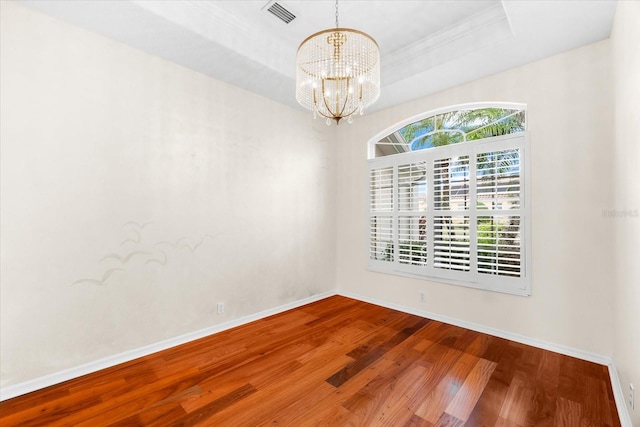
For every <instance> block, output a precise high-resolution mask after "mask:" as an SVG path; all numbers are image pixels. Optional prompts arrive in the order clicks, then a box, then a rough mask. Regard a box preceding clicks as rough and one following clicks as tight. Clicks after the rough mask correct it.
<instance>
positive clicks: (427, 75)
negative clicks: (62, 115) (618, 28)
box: [22, 0, 616, 111]
mask: <svg viewBox="0 0 640 427" xmlns="http://www.w3.org/2000/svg"><path fill="white" fill-rule="evenodd" d="M277 2H278V3H279V4H280V5H281V6H283V7H284V8H286V9H287V10H288V11H290V12H291V13H293V14H294V15H295V16H296V18H295V19H294V20H293V21H291V22H290V23H289V24H285V23H284V22H283V21H281V20H279V19H278V18H276V17H275V16H274V15H273V14H271V13H269V12H268V11H267V8H268V7H269V6H271V5H272V4H273V3H274V1H273V0H271V1H267V0H251V1H241V0H233V1H223V0H90V1H89V0H84V1H78V0H55V1H52V0H22V3H23V4H25V5H27V6H30V7H34V8H36V9H39V10H41V11H42V12H44V13H47V14H49V15H52V16H55V17H57V18H60V19H62V20H64V21H68V22H70V23H72V24H75V25H78V26H81V27H84V28H86V29H88V30H91V31H94V32H96V33H99V34H102V35H104V36H107V37H109V38H112V39H115V40H118V41H120V42H123V43H125V44H127V45H130V46H133V47H135V48H138V49H141V50H143V51H145V52H148V53H151V54H153V55H157V56H159V57H162V58H165V59H167V60H170V61H173V62H175V63H178V64H181V65H183V66H185V67H188V68H191V69H193V70H196V71H199V72H201V73H204V74H207V75H209V76H211V77H214V78H216V79H219V80H223V81H225V82H228V83H231V84H233V85H236V86H239V87H241V88H244V89H246V90H249V91H252V92H255V93H258V94H260V95H262V96H265V97H267V98H270V99H273V100H275V101H278V102H281V103H284V104H287V105H290V106H294V107H297V108H302V107H300V106H298V105H297V103H296V100H295V56H296V50H297V48H298V46H299V44H300V42H301V41H302V40H304V39H305V38H306V37H307V36H309V35H311V34H312V33H315V32H317V31H321V30H324V29H327V28H332V27H334V26H335V2H334V1H325V0H277ZM615 7H616V1H615V0H584V1H583V0H548V1H547V0H468V1H465V0H446V1H436V0H422V1H420V0H412V1H404V0H385V1H364V0H340V2H339V24H340V26H341V27H348V28H356V29H358V30H361V31H364V32H366V33H368V34H370V35H371V36H372V37H373V38H374V39H376V41H377V42H378V45H379V46H380V52H381V58H382V59H381V76H382V77H381V79H382V94H381V96H380V99H379V100H378V102H377V103H376V104H374V105H373V106H372V107H370V108H369V111H372V110H379V109H382V108H387V107H390V106H393V105H396V104H399V103H402V102H405V101H408V100H411V99H415V98H418V97H421V96H424V95H427V94H430V93H434V92H437V91H440V90H443V89H446V88H448V87H452V86H455V85H458V84H461V83H464V82H467V81H471V80H475V79H478V78H481V77H484V76H487V75H490V74H494V73H496V72H500V71H503V70H506V69H509V68H513V67H516V66H518V65H522V64H525V63H528V62H531V61H534V60H537V59H540V58H544V57H548V56H551V55H554V54H557V53H560V52H564V51H566V50H569V49H573V48H576V47H579V46H583V45H586V44H589V43H593V42H596V41H599V40H602V39H606V38H608V37H609V34H610V32H611V27H612V25H613V17H614V13H615ZM523 83H525V82H523Z"/></svg>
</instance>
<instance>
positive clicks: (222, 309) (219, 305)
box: [218, 302, 224, 314]
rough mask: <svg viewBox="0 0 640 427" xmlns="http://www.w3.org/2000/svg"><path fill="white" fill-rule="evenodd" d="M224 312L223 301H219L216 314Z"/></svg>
mask: <svg viewBox="0 0 640 427" xmlns="http://www.w3.org/2000/svg"><path fill="white" fill-rule="evenodd" d="M223 313H224V303H223V302H219V303H218V314H223Z"/></svg>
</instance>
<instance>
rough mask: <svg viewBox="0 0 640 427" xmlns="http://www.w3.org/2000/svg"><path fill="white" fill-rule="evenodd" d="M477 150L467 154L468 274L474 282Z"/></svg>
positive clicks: (476, 261) (476, 226) (476, 264)
mask: <svg viewBox="0 0 640 427" xmlns="http://www.w3.org/2000/svg"><path fill="white" fill-rule="evenodd" d="M477 159H478V156H477V150H475V149H474V150H470V152H469V241H470V242H469V243H470V244H469V257H470V259H469V272H470V273H471V276H472V278H473V281H474V282H478V281H479V280H480V277H479V276H480V275H479V274H478V201H477V194H478V193H477V164H476V163H477Z"/></svg>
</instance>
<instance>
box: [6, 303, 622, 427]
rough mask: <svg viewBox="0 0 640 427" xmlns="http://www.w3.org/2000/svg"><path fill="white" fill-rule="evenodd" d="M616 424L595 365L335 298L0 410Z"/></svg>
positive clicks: (54, 415)
mask: <svg viewBox="0 0 640 427" xmlns="http://www.w3.org/2000/svg"><path fill="white" fill-rule="evenodd" d="M18 425H20V426H41V425H47V426H111V425H112V426H195V425H202V426H233V427H237V426H267V425H269V426H276V425H277V426H429V427H432V426H465V425H466V426H504V427H507V426H569V427H575V426H611V427H613V426H619V425H620V421H619V418H618V413H617V410H616V406H615V403H614V400H613V392H612V389H611V385H610V381H609V375H608V370H607V367H606V366H602V365H597V364H594V363H590V362H585V361H582V360H578V359H574V358H571V357H567V356H562V355H560V354H557V353H552V352H549V351H545V350H541V349H537V348H534V347H530V346H526V345H523V344H519V343H516V342H512V341H508V340H505V339H502V338H497V337H493V336H489V335H485V334H481V333H478V332H474V331H470V330H466V329H462V328H458V327H455V326H451V325H447V324H444V323H440V322H437V321H433V320H428V319H424V318H421V317H418V316H414V315H411V314H406V313H401V312H397V311H394V310H390V309H387V308H383V307H379V306H375V305H371V304H367V303H364V302H360V301H356V300H352V299H349V298H345V297H340V296H335V297H331V298H327V299H324V300H322V301H319V302H316V303H313V304H309V305H306V306H303V307H300V308H297V309H294V310H291V311H288V312H285V313H281V314H278V315H275V316H271V317H268V318H266V319H262V320H258V321H256V322H252V323H250V324H247V325H243V326H240V327H237V328H234V329H231V330H228V331H225V332H221V333H219V334H216V335H212V336H210V337H207V338H203V339H200V340H198V341H194V342H191V343H188V344H185V345H182V346H179V347H175V348H172V349H169V350H166V351H162V352H159V353H156V354H153V355H150V356H147V357H144V358H141V359H137V360H134V361H131V362H128V363H125V364H122V365H118V366H115V367H112V368H109V369H105V370H103V371H100V372H97V373H94V374H90V375H86V376H84V377H81V378H78V379H75V380H71V381H67V382H65V383H63V384H59V385H56V386H52V387H49V388H46V389H43V390H40V391H36V392H33V393H30V394H27V395H24V396H20V397H17V398H14V399H10V400H7V401H4V402H2V403H0V426H3V427H8V426H18Z"/></svg>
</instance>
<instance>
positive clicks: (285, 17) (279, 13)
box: [267, 1, 296, 24]
mask: <svg viewBox="0 0 640 427" xmlns="http://www.w3.org/2000/svg"><path fill="white" fill-rule="evenodd" d="M267 5H268V6H269V7H268V8H267V10H268V11H269V12H271V13H272V14H273V15H274V16H276V17H277V18H278V19H280V20H281V21H282V22H284V23H285V24H288V23H289V22H291V21H293V20H294V19H296V15H294V14H293V13H291V12H289V11H288V10H287V9H285V8H284V7H283V6H282V5H281V4H279V3H277V2H275V1H274V2H273V3H270V4H269V3H268V4H267Z"/></svg>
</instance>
